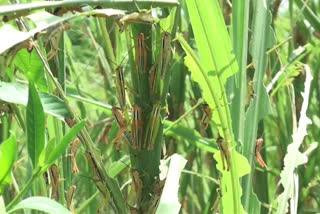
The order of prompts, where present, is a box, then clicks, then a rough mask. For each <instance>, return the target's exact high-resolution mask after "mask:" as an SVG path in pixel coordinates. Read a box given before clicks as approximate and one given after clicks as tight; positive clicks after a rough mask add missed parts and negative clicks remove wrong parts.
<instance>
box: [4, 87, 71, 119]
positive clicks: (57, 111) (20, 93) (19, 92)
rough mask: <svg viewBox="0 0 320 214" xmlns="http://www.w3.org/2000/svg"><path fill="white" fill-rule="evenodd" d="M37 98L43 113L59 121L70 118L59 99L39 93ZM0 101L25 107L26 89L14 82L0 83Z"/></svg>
mask: <svg viewBox="0 0 320 214" xmlns="http://www.w3.org/2000/svg"><path fill="white" fill-rule="evenodd" d="M39 96H40V100H41V103H42V105H43V109H44V112H46V113H48V114H51V115H52V116H54V117H57V118H59V119H60V120H63V119H64V118H71V115H70V113H69V111H68V109H67V107H66V105H65V103H64V102H63V101H62V100H61V99H60V98H58V97H56V96H54V95H51V94H48V93H45V92H41V91H40V92H39ZM0 100H3V101H5V102H8V103H14V104H20V105H24V106H27V103H28V88H27V87H26V86H24V85H22V84H20V83H16V82H10V83H6V82H0Z"/></svg>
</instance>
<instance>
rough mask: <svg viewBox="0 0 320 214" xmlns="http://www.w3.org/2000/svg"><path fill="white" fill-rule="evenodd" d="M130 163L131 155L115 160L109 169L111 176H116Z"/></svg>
mask: <svg viewBox="0 0 320 214" xmlns="http://www.w3.org/2000/svg"><path fill="white" fill-rule="evenodd" d="M129 165H130V156H129V155H125V156H123V157H122V158H121V159H120V160H119V161H116V162H113V163H112V164H111V166H110V168H109V170H108V173H109V176H110V177H111V178H114V177H116V176H117V175H118V174H119V173H120V172H122V170H124V169H125V168H127V167H128V166H129Z"/></svg>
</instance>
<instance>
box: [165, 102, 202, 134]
mask: <svg viewBox="0 0 320 214" xmlns="http://www.w3.org/2000/svg"><path fill="white" fill-rule="evenodd" d="M203 102H204V100H203V99H201V98H200V99H199V100H198V102H197V104H195V105H194V106H193V107H192V108H191V109H189V110H188V111H186V112H185V113H184V114H183V115H181V117H179V118H178V119H177V120H175V121H174V122H173V123H172V124H171V125H170V126H168V127H167V128H166V129H165V130H164V131H163V134H165V133H167V132H168V131H169V130H170V129H171V128H172V127H174V126H175V125H177V124H178V123H180V121H181V120H183V119H184V118H185V117H186V116H187V115H189V114H190V113H191V112H193V111H194V110H195V109H196V108H198V106H199V105H201V104H202V103H203Z"/></svg>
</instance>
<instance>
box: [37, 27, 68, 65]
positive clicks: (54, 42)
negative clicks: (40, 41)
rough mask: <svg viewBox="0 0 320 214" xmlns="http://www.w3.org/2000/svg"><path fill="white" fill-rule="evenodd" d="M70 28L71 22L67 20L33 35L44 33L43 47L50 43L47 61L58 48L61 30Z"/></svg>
mask: <svg viewBox="0 0 320 214" xmlns="http://www.w3.org/2000/svg"><path fill="white" fill-rule="evenodd" d="M70 29H71V24H70V23H69V22H67V21H65V22H63V23H58V24H57V25H55V26H52V27H50V28H49V29H47V30H46V31H44V32H41V33H39V34H38V35H36V36H35V37H37V38H39V36H41V34H44V33H45V34H46V40H45V43H44V47H45V48H46V47H47V45H48V44H49V43H50V46H51V50H50V51H49V53H48V54H47V58H48V61H49V60H51V59H52V58H53V57H54V56H55V55H56V54H57V52H58V50H59V48H58V47H59V42H60V39H61V36H62V33H63V31H67V30H70Z"/></svg>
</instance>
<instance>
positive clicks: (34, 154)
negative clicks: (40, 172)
mask: <svg viewBox="0 0 320 214" xmlns="http://www.w3.org/2000/svg"><path fill="white" fill-rule="evenodd" d="M44 131H45V116H44V111H43V107H42V104H41V101H40V97H39V95H38V92H37V90H36V88H35V86H34V83H32V82H30V83H29V98H28V104H27V134H28V153H29V157H30V158H31V161H32V164H33V167H36V166H38V160H39V156H40V154H41V152H42V150H43V148H44V142H45V135H44Z"/></svg>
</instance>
